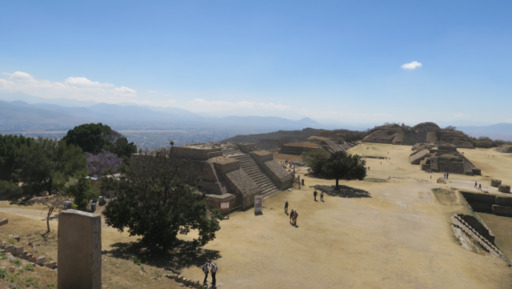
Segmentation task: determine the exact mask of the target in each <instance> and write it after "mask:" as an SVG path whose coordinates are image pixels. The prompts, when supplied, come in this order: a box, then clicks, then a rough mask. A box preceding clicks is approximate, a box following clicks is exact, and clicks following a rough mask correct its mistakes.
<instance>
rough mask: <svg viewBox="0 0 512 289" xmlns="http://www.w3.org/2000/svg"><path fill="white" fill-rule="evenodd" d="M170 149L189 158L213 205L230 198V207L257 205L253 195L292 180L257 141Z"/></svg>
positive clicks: (285, 185)
mask: <svg viewBox="0 0 512 289" xmlns="http://www.w3.org/2000/svg"><path fill="white" fill-rule="evenodd" d="M171 153H172V155H173V157H177V158H182V159H186V160H187V162H186V163H187V166H188V167H187V168H183V169H191V170H194V171H195V172H196V173H197V174H198V177H199V179H200V183H199V189H200V191H202V192H204V193H205V194H206V201H207V203H208V205H209V206H210V207H212V208H219V207H220V202H230V208H231V209H236V208H241V209H246V208H249V207H251V206H253V205H254V196H256V195H263V196H268V195H271V194H274V193H276V192H278V191H279V190H284V189H287V188H289V187H291V185H292V182H293V176H292V175H291V174H290V173H288V172H287V171H286V170H285V169H284V168H283V167H282V166H281V164H279V163H278V162H277V161H276V160H274V157H273V155H272V153H271V152H269V151H264V150H258V149H257V148H256V147H255V145H254V144H241V143H238V144H231V143H229V144H222V145H219V144H192V145H185V146H179V147H172V148H171ZM145 155H148V154H145Z"/></svg>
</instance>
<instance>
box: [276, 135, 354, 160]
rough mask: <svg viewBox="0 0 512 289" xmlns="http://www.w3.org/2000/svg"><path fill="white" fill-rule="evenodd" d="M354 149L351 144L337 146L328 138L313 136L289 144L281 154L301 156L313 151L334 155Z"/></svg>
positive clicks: (282, 149) (282, 148) (283, 148)
mask: <svg viewBox="0 0 512 289" xmlns="http://www.w3.org/2000/svg"><path fill="white" fill-rule="evenodd" d="M350 147H352V145H351V144H348V143H344V144H342V145H340V144H336V143H335V142H334V141H333V140H331V139H330V138H328V137H321V136H311V137H309V138H308V139H307V141H303V142H294V143H287V144H284V145H283V146H281V149H280V151H279V153H281V154H287V155H301V154H303V153H307V152H311V151H324V152H326V153H327V154H332V153H335V152H338V151H345V150H347V149H349V148H350Z"/></svg>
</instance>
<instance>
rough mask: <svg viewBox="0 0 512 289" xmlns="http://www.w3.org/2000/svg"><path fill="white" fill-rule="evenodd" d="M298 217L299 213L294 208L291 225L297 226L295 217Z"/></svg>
mask: <svg viewBox="0 0 512 289" xmlns="http://www.w3.org/2000/svg"><path fill="white" fill-rule="evenodd" d="M298 217H299V213H297V210H295V215H294V216H293V225H294V226H295V227H297V218H298Z"/></svg>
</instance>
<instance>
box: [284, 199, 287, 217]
mask: <svg viewBox="0 0 512 289" xmlns="http://www.w3.org/2000/svg"><path fill="white" fill-rule="evenodd" d="M284 213H285V214H286V215H288V200H286V202H284Z"/></svg>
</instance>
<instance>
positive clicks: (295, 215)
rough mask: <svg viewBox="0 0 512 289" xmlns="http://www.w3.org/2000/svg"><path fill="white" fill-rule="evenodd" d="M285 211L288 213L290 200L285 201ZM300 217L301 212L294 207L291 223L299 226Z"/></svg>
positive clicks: (291, 213) (291, 212)
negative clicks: (298, 219)
mask: <svg viewBox="0 0 512 289" xmlns="http://www.w3.org/2000/svg"><path fill="white" fill-rule="evenodd" d="M284 213H285V214H286V215H288V200H286V201H285V202H284ZM298 217H299V213H297V210H294V209H292V210H291V211H290V224H292V225H293V226H295V227H297V218H298Z"/></svg>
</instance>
